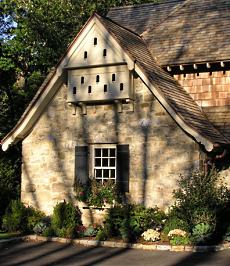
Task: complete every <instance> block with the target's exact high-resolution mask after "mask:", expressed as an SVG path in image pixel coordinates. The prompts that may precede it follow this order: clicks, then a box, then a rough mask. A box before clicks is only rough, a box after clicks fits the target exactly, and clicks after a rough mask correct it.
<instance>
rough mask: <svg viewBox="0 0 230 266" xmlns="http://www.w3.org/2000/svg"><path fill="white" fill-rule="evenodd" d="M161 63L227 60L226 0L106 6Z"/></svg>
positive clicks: (229, 45) (229, 41)
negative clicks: (140, 37) (144, 42)
mask: <svg viewBox="0 0 230 266" xmlns="http://www.w3.org/2000/svg"><path fill="white" fill-rule="evenodd" d="M107 16H108V17H109V18H110V19H112V20H113V21H115V22H117V23H118V24H120V25H121V26H123V27H126V28H128V29H130V30H132V31H134V32H136V33H138V34H139V35H141V36H142V37H143V39H144V40H145V41H146V44H147V46H148V49H149V51H150V52H151V54H152V55H153V56H154V57H156V58H157V61H158V62H159V63H160V65H162V66H166V65H179V64H189V63H202V62H212V61H225V60H230V27H229V21H230V1H228V0H199V1H198V0H185V1H183V0H175V1H173V0H172V1H166V2H165V1H164V2H163V3H159V4H147V5H139V6H128V7H125V8H123V7H118V8H112V9H110V11H109V13H108V15H107Z"/></svg>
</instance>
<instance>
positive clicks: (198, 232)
mask: <svg viewBox="0 0 230 266" xmlns="http://www.w3.org/2000/svg"><path fill="white" fill-rule="evenodd" d="M212 233H213V227H212V226H211V225H209V224H206V223H201V224H197V225H195V226H194V228H193V230H192V239H193V242H194V243H196V244H199V243H205V242H207V241H208V240H209V238H210V237H211V235H212Z"/></svg>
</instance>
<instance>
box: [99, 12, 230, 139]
mask: <svg viewBox="0 0 230 266" xmlns="http://www.w3.org/2000/svg"><path fill="white" fill-rule="evenodd" d="M98 18H99V19H100V21H101V22H102V24H103V25H104V26H105V28H106V29H107V30H108V31H109V32H110V33H111V34H112V35H113V36H114V37H115V39H116V40H117V41H118V42H119V44H120V45H121V46H122V47H123V48H124V49H125V50H126V52H128V54H129V55H130V56H131V58H132V59H133V60H134V61H135V60H136V62H137V64H138V65H139V66H140V67H141V68H142V70H143V71H144V73H145V74H146V76H147V77H148V79H149V80H150V82H151V83H152V84H153V85H154V86H155V87H156V88H157V89H158V92H159V93H160V94H161V95H162V96H163V97H164V98H165V100H166V101H167V103H168V104H169V105H170V106H171V108H172V109H174V111H175V112H176V113H177V114H178V115H179V116H180V118H181V119H182V120H183V121H184V122H185V124H187V125H188V126H189V127H191V128H193V129H194V130H195V131H196V132H198V133H199V134H200V135H201V136H203V137H205V138H206V139H208V140H210V141H211V142H212V143H222V144H229V143H230V142H229V140H227V139H226V138H225V137H224V136H223V135H222V134H221V133H220V132H219V131H218V130H217V129H215V128H214V127H213V125H212V124H211V123H210V122H209V121H208V119H207V118H206V116H205V114H204V113H203V112H202V111H201V109H200V108H199V107H198V105H197V104H196V103H195V101H194V100H193V99H192V98H191V96H190V95H189V94H188V93H187V92H186V91H185V90H184V89H183V88H182V87H181V85H180V84H179V83H178V82H177V81H176V80H175V79H174V78H172V77H171V76H170V75H169V74H168V73H166V72H165V71H164V70H163V69H162V68H161V67H159V66H158V65H157V63H156V61H155V60H154V59H153V57H152V55H151V54H150V52H149V51H148V49H147V46H146V44H145V42H144V41H143V40H142V39H141V38H140V37H139V36H138V35H136V34H134V33H132V32H130V31H128V30H126V29H124V28H122V27H121V26H119V25H117V24H115V23H113V22H112V21H110V20H108V19H105V18H102V17H100V16H98Z"/></svg>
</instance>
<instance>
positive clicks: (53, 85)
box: [2, 74, 63, 151]
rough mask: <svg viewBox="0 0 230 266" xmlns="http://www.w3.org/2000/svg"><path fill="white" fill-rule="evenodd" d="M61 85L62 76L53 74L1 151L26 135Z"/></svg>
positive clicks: (3, 144) (4, 142) (3, 143)
mask: <svg viewBox="0 0 230 266" xmlns="http://www.w3.org/2000/svg"><path fill="white" fill-rule="evenodd" d="M62 83H63V78H62V76H58V75H57V74H55V76H54V77H53V78H52V79H51V81H50V83H49V84H48V85H47V88H46V90H45V91H44V92H43V93H42V95H41V96H40V97H39V99H38V101H37V102H36V103H35V105H34V106H33V107H32V108H31V110H30V111H29V113H28V115H27V116H26V118H25V119H24V120H23V121H22V123H21V124H20V126H19V127H18V128H17V129H16V130H15V131H14V132H13V133H12V134H10V135H9V137H7V138H6V139H5V140H4V141H3V142H2V150H3V151H6V150H7V149H8V148H9V146H10V145H12V144H13V143H16V142H17V141H19V140H21V139H23V138H24V137H25V136H26V135H27V134H28V132H29V131H30V130H31V128H32V127H33V126H34V124H35V123H36V121H37V120H38V118H39V117H40V116H41V114H42V112H43V110H44V109H45V108H46V106H47V104H48V103H49V102H50V101H51V99H52V98H53V96H54V95H55V93H56V92H57V90H58V89H59V88H60V86H61V85H62Z"/></svg>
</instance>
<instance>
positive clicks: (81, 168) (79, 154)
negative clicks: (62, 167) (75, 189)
mask: <svg viewBox="0 0 230 266" xmlns="http://www.w3.org/2000/svg"><path fill="white" fill-rule="evenodd" d="M88 176H89V169H88V146H76V147H75V180H76V181H77V182H79V183H82V184H85V183H86V182H87V180H88Z"/></svg>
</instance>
